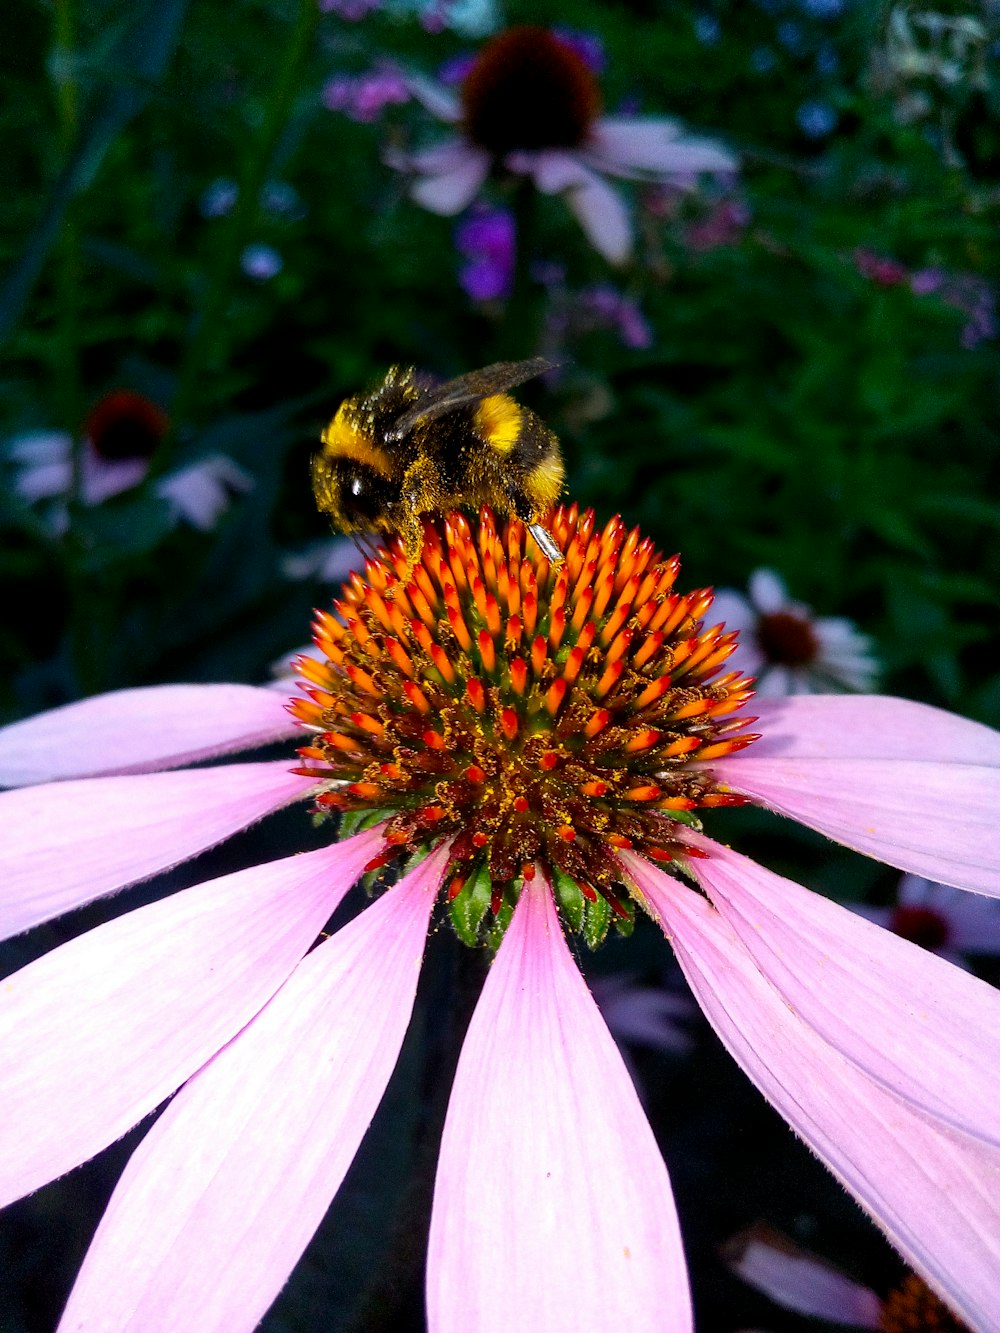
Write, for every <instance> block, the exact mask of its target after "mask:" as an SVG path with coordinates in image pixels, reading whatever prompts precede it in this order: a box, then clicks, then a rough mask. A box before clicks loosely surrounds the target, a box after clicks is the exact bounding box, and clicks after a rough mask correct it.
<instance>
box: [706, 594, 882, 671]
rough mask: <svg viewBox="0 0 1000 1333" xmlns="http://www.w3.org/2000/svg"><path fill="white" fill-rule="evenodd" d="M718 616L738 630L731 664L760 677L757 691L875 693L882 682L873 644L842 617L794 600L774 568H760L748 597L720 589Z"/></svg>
mask: <svg viewBox="0 0 1000 1333" xmlns="http://www.w3.org/2000/svg"><path fill="white" fill-rule="evenodd" d="M715 614H716V615H717V616H719V617H721V618H722V619H723V620H724V621H725V622H726V625H727V626H728V627H729V628H730V629H734V630H737V631H738V632H739V636H740V640H739V646H738V648H737V650H736V655H735V657H734V659H733V663H732V665H734V666H738V667H740V669H741V670H743V671H746V672H748V673H749V674H750V675H753V676H755V677H756V678H757V693H758V694H767V695H780V694H822V693H824V692H826V691H829V690H870V689H872V688H873V686H874V685H875V682H876V680H877V678H878V662H877V661H876V659H875V656H874V653H873V652H872V641H871V639H869V638H868V636H867V635H865V634H862V633H861V632H860V630H859V629H858V628H857V626H856V625H854V624H853V623H852V622H851V621H850V620H848V619H846V617H843V616H817V615H816V614H815V613H814V612H813V610H812V608H811V607H808V606H806V605H805V604H804V603H802V602H796V601H793V600H792V599H791V598H790V597H789V595H788V589H787V588H786V587H785V582H784V580H783V579H782V578H781V577H780V575H778V574H776V573H775V572H774V570H773V569H757V570H754V572H753V574H751V576H750V582H749V584H748V587H747V593H746V595H744V594H743V593H741V592H737V591H735V589H732V588H720V589H719V591H718V592H717V593H716V595H715Z"/></svg>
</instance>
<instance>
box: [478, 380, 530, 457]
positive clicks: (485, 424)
mask: <svg viewBox="0 0 1000 1333" xmlns="http://www.w3.org/2000/svg"><path fill="white" fill-rule="evenodd" d="M475 422H476V430H478V431H479V433H480V435H482V437H483V439H484V440H486V441H487V443H488V444H490V445H492V447H493V448H494V449H496V451H497V453H500V454H509V453H510V451H511V450H512V449H513V448H514V446H515V444H517V439H518V436H519V435H520V434H521V409H520V407H519V406H518V405H517V403H516V402H515V401H514V399H513V398H511V397H510V395H509V394H506V393H494V394H491V395H490V397H489V398H484V399H483V401H482V402H481V403H480V404H479V406H478V407H477V408H476V417H475Z"/></svg>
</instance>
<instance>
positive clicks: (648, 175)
mask: <svg viewBox="0 0 1000 1333" xmlns="http://www.w3.org/2000/svg"><path fill="white" fill-rule="evenodd" d="M411 87H412V90H413V93H414V96H415V97H417V99H418V100H420V101H422V102H423V103H424V105H425V106H426V108H427V109H428V110H429V111H431V112H432V113H433V114H434V115H436V116H438V117H439V118H440V119H441V120H443V121H445V122H447V123H449V124H453V125H455V126H456V127H457V131H458V132H457V133H456V134H455V136H454V137H452V138H450V139H446V140H443V141H441V142H440V143H437V144H435V145H433V146H431V147H429V148H426V149H421V150H417V151H416V152H412V153H401V152H398V151H395V150H393V151H390V152H389V153H387V154H386V161H387V162H388V164H389V165H390V166H392V167H394V168H396V169H397V170H400V171H405V172H407V173H408V174H410V175H412V176H413V178H414V181H413V185H412V187H411V194H412V196H413V198H414V199H415V200H416V201H417V202H418V203H419V204H421V205H422V206H423V207H424V208H428V209H430V210H431V211H432V212H435V213H443V214H452V213H459V212H461V210H462V209H463V208H465V207H466V206H467V205H468V204H469V203H471V202H472V200H473V199H474V198H475V197H476V195H477V193H478V192H479V190H480V188H481V186H482V185H483V184H484V182H485V181H486V179H487V177H488V176H489V175H490V173H491V172H500V173H501V174H502V173H504V172H506V173H508V174H510V175H514V176H521V177H527V178H529V179H530V180H531V181H533V183H534V185H535V187H536V188H537V189H538V190H540V191H541V192H542V193H543V194H561V195H564V196H565V197H566V200H567V202H568V203H569V205H570V207H571V208H572V210H573V211H574V213H575V214H576V216H577V218H578V220H579V222H580V224H581V226H582V227H583V229H584V231H585V232H586V235H587V238H588V239H589V240H590V242H591V244H592V245H593V246H594V247H595V249H597V250H598V251H599V252H600V253H601V254H603V255H604V256H605V258H607V259H609V260H610V261H611V262H612V263H621V262H622V261H624V260H625V259H626V258H627V257H628V254H629V251H630V249H631V244H632V227H631V222H630V219H629V215H628V211H627V209H626V206H625V203H624V201H623V199H622V197H621V195H620V194H619V193H618V191H617V190H616V189H614V188H613V187H612V186H611V185H609V184H608V182H607V181H606V179H605V177H606V176H622V177H627V178H631V179H636V180H648V181H676V182H679V183H680V182H683V183H686V184H687V185H688V186H690V185H691V184H692V183H693V182H694V180H695V179H696V177H697V175H698V173H699V172H723V173H732V172H734V171H735V170H736V165H737V164H736V160H735V158H734V157H733V156H732V155H731V154H730V153H729V152H727V151H726V150H725V149H724V148H723V147H722V146H721V145H720V144H718V143H716V142H715V141H714V140H711V139H702V138H696V137H692V136H688V135H686V134H684V133H683V131H682V129H681V127H680V125H678V124H677V123H676V122H675V121H673V120H668V119H665V118H656V117H628V116H607V115H604V114H603V98H602V94H601V89H600V85H599V83H598V81H597V78H596V76H595V73H594V69H593V63H592V60H591V59H589V58H588V55H587V50H586V48H585V47H583V46H582V45H581V41H580V39H579V38H578V37H576V38H570V37H567V36H566V35H565V34H560V33H558V32H554V31H550V30H549V29H547V28H543V27H538V26H535V25H524V26H521V27H514V28H508V29H505V30H504V31H503V32H501V33H498V34H497V36H495V37H493V38H492V39H491V40H490V41H489V42H487V43H486V44H485V46H483V48H482V49H481V51H480V52H479V53H478V55H477V56H476V58H475V59H474V60H473V61H472V63H471V65H470V66H469V67H468V69H467V71H466V72H465V73H464V77H463V78H462V81H461V84H460V87H459V89H458V94H457V96H456V94H455V92H454V91H453V90H451V89H449V88H447V87H445V86H444V85H443V84H433V83H430V82H429V81H427V80H423V79H412V80H411Z"/></svg>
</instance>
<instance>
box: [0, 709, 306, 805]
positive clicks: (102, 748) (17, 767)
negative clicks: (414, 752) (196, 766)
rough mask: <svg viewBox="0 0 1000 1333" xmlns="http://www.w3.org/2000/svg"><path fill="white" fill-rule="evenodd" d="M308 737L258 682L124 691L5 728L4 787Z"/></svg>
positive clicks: (0, 751)
mask: <svg viewBox="0 0 1000 1333" xmlns="http://www.w3.org/2000/svg"><path fill="white" fill-rule="evenodd" d="M301 734H302V729H301V727H297V726H296V724H295V723H294V721H293V720H292V719H291V718H290V717H289V715H288V713H287V712H286V711H285V708H284V706H283V702H282V701H281V700H280V699H277V698H275V696H274V693H273V691H271V690H268V689H259V688H256V687H255V686H253V685H154V686H152V687H151V688H149V689H139V690H119V691H117V692H116V693H113V694H99V695H96V696H95V697H94V698H92V699H84V700H82V701H81V702H80V703H74V704H67V705H66V706H65V707H64V708H55V709H53V710H52V711H51V712H49V713H39V714H38V715H37V716H36V717H29V718H26V719H25V721H23V722H15V723H13V725H11V726H9V727H4V728H2V729H0V787H22V786H26V785H28V784H29V783H33V782H51V781H53V780H54V779H57V778H80V777H98V776H100V775H102V774H107V773H140V772H144V771H149V770H151V769H159V768H179V767H180V766H181V765H182V764H193V763H195V762H196V761H197V760H199V759H208V758H211V757H213V756H215V755H220V754H228V753H230V752H231V751H233V750H247V749H251V748H253V747H254V746H258V745H269V744H270V743H271V742H272V741H278V740H284V739H285V738H287V737H290V736H300V735H301Z"/></svg>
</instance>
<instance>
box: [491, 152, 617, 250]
mask: <svg viewBox="0 0 1000 1333" xmlns="http://www.w3.org/2000/svg"><path fill="white" fill-rule="evenodd" d="M505 165H506V166H507V168H508V169H509V170H510V171H515V172H519V173H523V174H526V175H530V176H532V177H533V178H534V181H535V185H536V186H537V187H538V189H539V190H541V192H542V193H543V194H564V195H565V197H566V202H567V203H568V204H569V206H570V208H571V209H572V210H573V212H574V213H575V214H576V218H577V221H578V222H579V223H580V226H581V227H582V228H583V230H584V233H585V234H586V236H587V239H588V240H589V241H590V243H591V245H592V246H593V247H594V249H595V250H597V251H598V252H599V253H600V254H602V255H603V256H604V258H605V259H607V260H608V262H609V263H611V264H621V263H623V262H624V261H625V260H626V259H627V258H628V256H629V252H630V251H631V249H632V223H631V221H630V219H629V214H628V209H627V208H626V207H625V203H624V200H623V199H622V197H621V195H620V194H619V193H618V191H617V190H616V189H614V188H613V187H612V186H611V185H609V184H608V183H607V181H605V180H602V178H601V177H600V176H599V175H598V174H597V173H596V172H595V171H591V170H590V168H589V167H587V166H586V165H585V164H584V163H583V161H582V160H581V158H580V157H578V156H577V155H575V154H574V153H570V152H565V151H561V150H560V151H555V150H552V151H547V152H518V153H511V154H510V155H509V156H508V157H507V159H506V161H505Z"/></svg>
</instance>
